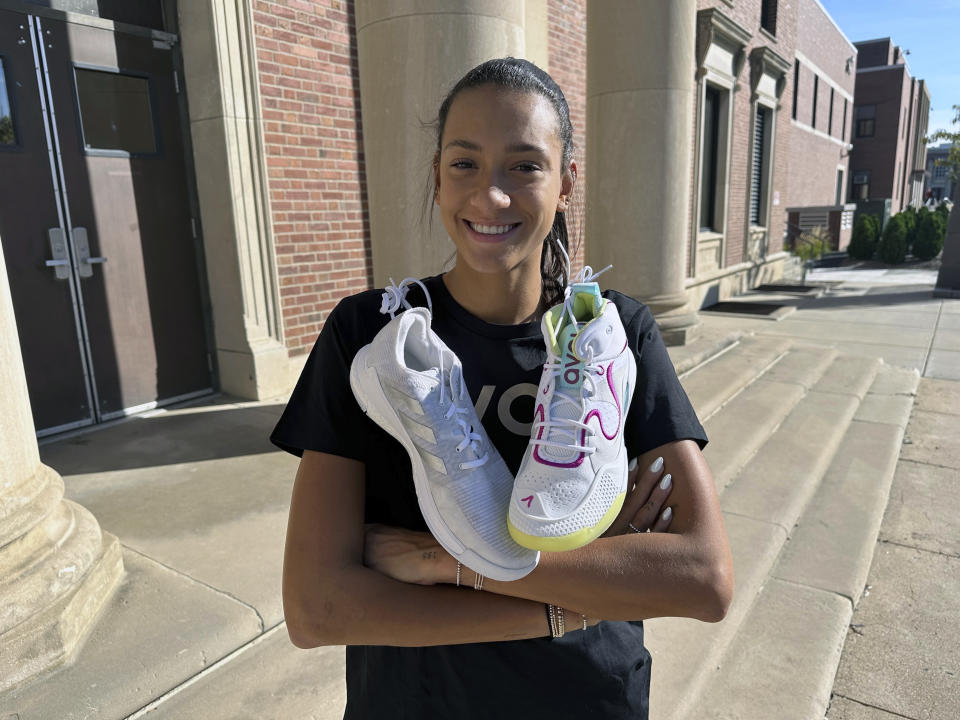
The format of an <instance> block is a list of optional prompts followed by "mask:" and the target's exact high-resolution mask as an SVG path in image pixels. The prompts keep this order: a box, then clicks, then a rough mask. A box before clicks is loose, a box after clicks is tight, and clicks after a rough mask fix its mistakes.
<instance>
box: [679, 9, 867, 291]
mask: <svg viewBox="0 0 960 720" xmlns="http://www.w3.org/2000/svg"><path fill="white" fill-rule="evenodd" d="M697 8H698V13H697V78H698V89H697V107H696V110H695V116H694V118H693V121H694V122H693V132H694V136H693V138H694V141H693V148H694V163H693V167H692V178H691V180H692V189H693V192H692V193H691V208H690V239H689V243H690V244H689V251H688V256H687V257H688V267H687V273H688V279H687V289H688V293H689V294H690V295H691V296H692V299H693V300H694V302H696V303H697V304H698V305H709V304H711V303H712V302H715V301H716V300H718V299H723V298H725V297H727V296H729V295H731V294H734V293H736V292H739V291H741V290H744V289H746V288H747V287H748V286H749V285H750V284H756V283H757V282H766V281H769V279H771V278H773V277H775V276H776V274H777V273H778V272H779V267H778V265H779V264H780V263H782V262H783V260H784V259H785V258H786V257H787V253H785V252H784V250H785V249H786V248H785V247H784V241H785V240H787V241H790V242H792V240H791V236H795V235H797V234H799V232H800V230H801V229H802V230H808V229H813V228H814V227H817V226H820V227H823V228H825V229H828V230H830V231H831V235H832V242H833V245H834V247H836V246H838V245H842V244H845V236H848V235H849V226H850V225H851V223H852V211H847V217H846V219H844V217H843V215H844V210H843V203H844V202H845V200H846V192H845V187H846V183H847V180H848V178H849V169H848V163H849V157H848V155H849V152H848V151H847V149H846V148H847V145H848V144H849V142H850V139H849V138H850V127H851V123H852V117H853V104H854V85H855V82H856V78H855V75H854V68H855V61H856V54H857V50H856V48H855V47H854V46H853V44H852V43H851V42H850V41H849V40H848V39H847V38H846V36H845V35H844V34H843V32H842V31H841V30H840V29H839V27H837V25H836V23H835V22H834V21H833V20H832V19H831V18H830V15H829V14H828V13H827V12H826V10H824V8H823V6H822V5H821V4H820V3H819V2H818V1H817V0H799V1H798V2H794V3H783V2H776V1H775V0H749V1H747V2H738V3H735V4H732V3H730V2H727V1H726V0H698V2H697ZM790 228H793V229H794V232H791V231H790ZM787 247H789V242H788V246H787Z"/></svg>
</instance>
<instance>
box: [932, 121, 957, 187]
mask: <svg viewBox="0 0 960 720" xmlns="http://www.w3.org/2000/svg"><path fill="white" fill-rule="evenodd" d="M953 111H954V116H953V124H954V125H960V105H954V106H953ZM929 140H931V141H932V140H947V141H948V142H951V143H953V145H951V146H950V152H949V153H947V158H946V160H938V161H937V165H946V166H947V175H949V176H950V179H951V180H953V182H954V184H956V183H960V130H955V131H953V132H950V131H949V130H937V131H936V132H935V133H934V134H933V135H931V136H930V138H929Z"/></svg>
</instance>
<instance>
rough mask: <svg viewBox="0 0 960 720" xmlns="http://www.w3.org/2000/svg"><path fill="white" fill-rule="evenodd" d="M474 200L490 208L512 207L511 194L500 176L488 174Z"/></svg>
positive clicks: (478, 188)
mask: <svg viewBox="0 0 960 720" xmlns="http://www.w3.org/2000/svg"><path fill="white" fill-rule="evenodd" d="M474 202H476V203H477V204H479V205H482V206H485V207H490V208H497V209H502V208H507V207H510V194H509V193H508V192H507V191H506V189H505V188H504V186H503V183H502V182H500V180H499V179H498V178H496V177H491V176H489V175H488V176H487V177H486V178H484V179H483V180H481V182H480V184H479V186H478V187H477V190H476V193H475V194H474Z"/></svg>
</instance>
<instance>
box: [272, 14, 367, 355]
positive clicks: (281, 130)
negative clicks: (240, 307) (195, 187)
mask: <svg viewBox="0 0 960 720" xmlns="http://www.w3.org/2000/svg"><path fill="white" fill-rule="evenodd" d="M253 10H254V13H253V19H254V34H255V40H256V44H257V62H258V66H259V67H258V71H259V77H260V99H261V107H262V112H263V135H264V144H265V152H266V163H267V176H268V182H269V195H270V203H271V210H272V224H273V238H274V244H275V247H276V255H277V272H278V274H279V276H280V301H281V305H282V309H283V325H284V333H285V342H286V345H287V348H288V350H289V352H290V355H291V356H293V355H299V354H302V353H305V352H307V351H309V349H310V347H311V346H312V345H313V342H314V340H315V339H316V336H317V333H318V332H319V331H320V328H321V326H322V324H323V320H324V319H325V318H326V315H327V313H328V312H329V311H330V310H331V309H332V308H333V306H334V305H336V303H337V301H338V300H340V298H342V297H343V296H345V295H348V294H350V293H351V292H356V291H357V290H361V289H364V288H366V287H369V285H370V283H371V257H370V233H369V230H368V225H369V220H368V217H367V210H366V206H365V203H366V182H365V178H364V167H363V145H362V131H361V124H360V91H359V79H358V77H359V76H358V74H357V49H356V33H355V31H354V21H353V7H352V3H351V2H347V0H278V1H276V2H272V1H270V0H254V3H253Z"/></svg>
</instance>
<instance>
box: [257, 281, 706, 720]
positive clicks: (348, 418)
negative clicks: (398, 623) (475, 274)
mask: <svg viewBox="0 0 960 720" xmlns="http://www.w3.org/2000/svg"><path fill="white" fill-rule="evenodd" d="M423 282H424V284H425V285H426V286H427V288H428V290H429V292H430V297H431V300H432V302H433V321H432V328H433V330H434V332H436V334H437V335H438V336H439V337H440V338H441V339H442V340H443V341H444V342H445V343H446V344H447V345H448V347H449V348H450V349H451V350H453V352H455V353H456V354H457V356H458V357H459V358H460V361H461V363H462V365H463V371H464V373H463V374H464V378H465V379H466V381H467V388H468V390H469V391H470V396H471V398H472V399H473V401H474V404H475V406H476V407H477V415H478V416H479V417H480V420H481V422H482V423H483V426H484V428H485V429H486V431H487V434H488V435H489V437H490V440H491V442H492V443H493V444H494V446H495V447H496V448H497V450H498V451H499V452H500V454H501V456H502V457H503V459H504V460H505V461H506V464H507V466H508V467H509V468H510V469H511V471H512V472H514V473H516V471H517V469H518V468H519V466H520V462H521V460H522V458H523V454H524V452H525V450H526V448H527V444H528V442H529V439H530V425H531V423H532V420H533V412H534V397H535V396H536V392H537V385H538V383H539V381H540V375H541V372H542V368H543V364H544V363H545V362H546V360H547V354H546V349H545V346H544V342H543V337H542V335H541V333H540V325H539V323H537V322H532V323H525V324H521V325H493V324H490V323H487V322H484V321H482V320H480V319H479V318H477V317H475V316H473V315H471V314H470V313H469V312H468V311H467V310H465V309H464V308H463V307H461V306H460V305H459V304H457V302H456V301H455V300H454V299H453V297H452V296H451V295H450V293H449V291H448V290H447V288H446V285H445V284H444V283H443V280H442V279H441V277H440V276H435V277H431V278H427V279H425V280H424V281H423ZM381 294H382V291H380V290H370V291H367V292H362V293H359V294H357V295H354V296H352V297H348V298H345V299H344V300H342V301H341V302H340V303H339V304H338V305H337V306H336V307H335V308H334V309H333V311H332V312H331V313H330V316H329V318H328V319H327V322H326V323H325V325H324V327H323V331H322V332H321V333H320V336H319V338H318V339H317V342H316V343H315V345H314V347H313V349H312V351H311V352H310V356H309V358H308V359H307V363H306V366H305V367H304V369H303V374H302V375H301V376H300V380H299V382H298V383H297V386H296V388H295V389H294V391H293V394H292V395H291V397H290V401H289V402H288V404H287V407H286V409H285V410H284V412H283V415H282V416H281V418H280V420H279V422H278V423H277V426H276V428H275V429H274V431H273V434H272V435H271V436H270V439H271V441H272V442H273V443H274V444H276V445H277V446H278V447H280V448H282V449H283V450H286V451H288V452H291V453H293V454H295V455H297V456H302V454H303V450H315V451H318V452H326V453H331V454H333V455H340V456H343V457H349V458H354V459H356V460H360V461H361V462H363V463H364V465H365V469H366V478H365V481H364V483H365V490H366V503H365V510H364V521H365V522H368V523H374V522H375V523H382V524H386V525H394V526H399V527H404V528H408V529H411V530H422V531H426V530H427V525H426V522H425V521H424V519H423V516H422V514H421V513H420V508H419V505H418V503H417V496H416V492H415V490H414V485H413V476H412V474H411V470H410V459H409V457H408V456H407V453H406V451H405V450H404V448H403V446H402V445H401V444H400V443H399V442H398V441H396V440H394V439H393V438H392V437H391V436H390V435H388V434H387V433H386V432H384V431H383V430H381V429H380V427H379V426H378V425H376V424H375V423H374V422H373V421H371V420H369V419H368V418H367V417H366V415H364V414H363V412H362V411H361V410H360V407H359V406H358V405H357V403H356V401H355V400H354V397H353V393H352V391H351V389H350V381H349V371H350V363H351V362H352V361H353V357H354V355H355V354H356V352H357V350H359V349H360V348H361V347H363V346H364V345H366V344H367V343H369V342H370V341H371V340H372V339H373V337H374V335H376V333H377V332H378V331H379V330H380V329H381V328H382V327H383V326H384V325H385V324H386V323H387V322H389V320H390V318H389V316H387V315H382V314H380V312H379V309H380V301H381ZM603 296H604V297H605V298H607V299H609V300H611V301H612V302H613V303H614V304H615V305H616V306H617V309H618V311H619V313H620V317H621V320H622V321H623V325H624V327H625V328H626V332H627V338H628V342H629V344H630V347H631V348H632V349H633V351H634V355H635V357H636V360H637V385H636V388H634V393H633V399H632V402H631V404H630V410H629V413H628V415H627V422H626V428H625V436H624V438H625V443H626V446H627V450H628V452H629V457H631V458H633V457H637V456H639V455H640V454H641V453H644V452H646V451H647V450H651V449H653V448H655V447H658V446H660V445H663V444H665V443H668V442H671V441H673V440H682V439H692V440H696V441H697V442H698V444H699V445H700V447H701V448H702V447H703V446H705V445H706V443H707V438H706V434H705V433H704V430H703V427H702V426H701V424H700V422H699V421H698V420H697V416H696V413H695V412H694V410H693V408H692V406H691V405H690V401H689V400H688V399H687V395H686V393H685V392H684V391H683V388H682V387H681V386H680V382H679V380H678V379H677V375H676V372H675V371H674V368H673V365H672V363H671V362H670V358H669V356H668V355H667V351H666V348H665V347H664V344H663V341H662V339H661V337H660V333H659V331H658V329H657V326H656V323H655V322H654V320H653V316H652V314H651V313H650V311H649V309H648V308H647V307H646V306H645V305H643V304H642V303H640V302H638V301H636V300H634V299H633V298H630V297H628V296H626V295H623V294H621V293H618V292H614V291H606V292H604V293H603ZM407 300H408V302H410V304H411V305H425V304H426V303H425V300H424V297H423V293H422V291H421V290H420V289H419V288H418V287H417V286H413V287H412V288H411V289H410V292H409V294H408V295H407ZM544 626H545V627H546V613H544ZM650 663H651V658H650V654H649V653H648V652H647V650H646V648H645V647H644V646H643V623H642V622H601V623H598V624H597V625H595V626H593V627H590V628H588V629H587V630H586V631H582V630H580V631H576V632H570V633H569V634H567V635H565V636H564V637H563V638H560V639H557V640H551V639H549V638H547V637H544V638H534V639H530V640H514V641H508V642H487V643H471V644H461V645H445V646H432V647H390V646H347V648H346V666H347V668H346V675H347V677H346V681H347V708H346V714H345V716H344V718H345V720H356V719H365V718H379V717H390V718H396V719H397V720H400V719H406V718H409V719H410V720H431V719H433V718H443V719H444V720H449V719H450V718H457V720H468V719H470V718H489V717H492V716H499V715H502V714H504V713H506V715H507V716H508V717H528V718H538V717H548V718H551V720H564V719H565V718H571V719H573V718H576V719H577V720H580V719H582V718H587V717H590V718H604V719H611V720H613V719H618V720H619V719H621V718H622V719H623V720H626V719H627V718H629V719H630V720H638V719H642V718H646V717H647V713H648V705H649V693H650Z"/></svg>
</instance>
